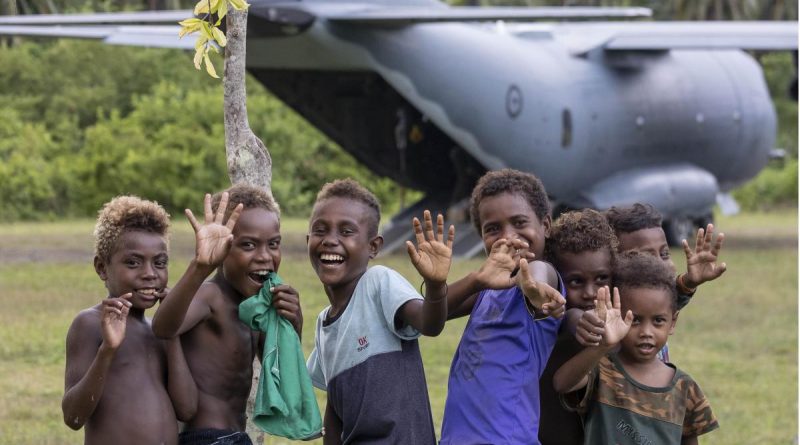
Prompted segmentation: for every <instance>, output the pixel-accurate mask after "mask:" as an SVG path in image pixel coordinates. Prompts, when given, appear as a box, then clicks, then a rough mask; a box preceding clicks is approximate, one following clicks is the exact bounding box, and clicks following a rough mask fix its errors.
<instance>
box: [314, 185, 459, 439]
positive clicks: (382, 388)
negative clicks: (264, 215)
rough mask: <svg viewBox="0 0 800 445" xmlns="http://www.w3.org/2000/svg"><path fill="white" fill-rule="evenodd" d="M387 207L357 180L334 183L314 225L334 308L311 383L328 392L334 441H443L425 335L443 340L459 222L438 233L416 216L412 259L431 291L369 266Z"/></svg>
mask: <svg viewBox="0 0 800 445" xmlns="http://www.w3.org/2000/svg"><path fill="white" fill-rule="evenodd" d="M380 218H381V216H380V205H379V204H378V201H377V199H376V198H375V196H374V195H373V194H372V193H370V192H369V191H368V190H366V189H365V188H364V187H362V186H361V185H360V184H358V183H357V182H356V181H353V180H351V179H346V180H337V181H334V182H332V183H328V184H325V186H323V187H322V190H320V192H319V194H318V195H317V200H316V202H315V203H314V209H313V211H312V213H311V220H310V221H309V228H308V237H307V240H308V257H309V260H310V261H311V266H312V267H313V268H314V271H315V272H316V273H317V276H318V277H319V280H320V281H321V282H322V286H323V288H324V289H325V293H326V294H327V296H328V300H329V301H330V303H331V305H330V306H328V307H327V308H325V309H324V310H323V311H322V312H321V313H320V314H319V317H317V325H316V336H315V346H314V350H313V351H312V352H311V355H310V356H309V358H308V370H309V374H310V375H311V380H312V382H313V383H314V386H316V387H317V388H319V389H322V390H324V391H327V394H328V403H327V407H326V409H325V420H324V424H325V439H324V443H325V444H340V443H344V444H349V443H361V444H364V443H374V444H379V443H380V444H414V445H434V444H435V443H436V435H435V433H434V429H433V420H432V416H431V408H430V402H429V400H428V388H427V384H426V382H425V371H424V369H423V366H422V357H421V356H420V352H419V344H418V341H417V338H418V337H419V336H420V334H422V335H428V336H436V335H439V333H440V332H441V331H442V328H443V327H444V323H445V320H446V317H447V284H446V281H447V274H448V272H449V270H450V260H451V255H452V245H453V238H454V230H455V229H454V228H453V226H450V229H449V231H448V235H447V238H446V240H445V235H444V220H443V218H442V216H441V215H439V216H438V218H437V223H436V232H435V233H434V228H433V221H432V219H431V215H430V212H428V211H425V216H424V225H421V224H420V222H419V220H417V219H416V218H414V220H413V226H414V233H415V235H416V241H417V246H416V247H415V246H414V245H413V244H412V243H411V242H408V244H407V247H408V253H409V256H410V257H411V262H412V263H413V264H414V267H415V268H416V269H417V271H418V272H419V274H420V275H421V276H422V278H423V280H424V283H425V284H424V286H425V297H424V298H423V297H422V296H421V295H420V294H419V293H418V292H417V291H416V289H415V288H414V287H413V286H412V285H411V284H410V283H409V282H408V281H406V280H405V278H403V277H402V276H400V274H398V273H397V272H395V271H393V270H391V269H389V268H386V267H383V266H373V267H368V266H369V261H370V260H371V259H373V258H375V256H376V255H377V254H378V252H379V251H380V249H381V246H382V245H383V237H381V236H380V235H378V224H379V222H380Z"/></svg>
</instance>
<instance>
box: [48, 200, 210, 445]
mask: <svg viewBox="0 0 800 445" xmlns="http://www.w3.org/2000/svg"><path fill="white" fill-rule="evenodd" d="M168 227H169V215H167V212H165V211H164V209H163V208H162V207H161V206H159V205H158V204H156V203H154V202H151V201H145V200H142V199H139V198H137V197H134V196H119V197H116V198H114V199H113V200H111V201H110V202H108V203H106V204H105V205H104V206H103V208H102V209H101V210H100V212H99V215H98V218H97V225H96V226H95V229H94V236H95V257H94V267H95V271H96V272H97V275H98V276H99V277H100V279H101V280H103V282H104V283H105V287H106V289H108V295H107V297H106V298H105V299H104V300H103V301H102V302H101V303H100V304H97V305H95V306H93V307H91V308H89V309H85V310H83V311H81V312H80V313H79V314H78V315H77V316H76V317H75V320H74V321H73V322H72V325H71V326H70V328H69V332H68V333H67V357H66V372H65V379H64V398H63V399H62V402H61V409H62V411H63V413H64V422H65V423H66V424H67V426H69V427H70V428H72V429H74V430H78V429H80V428H81V427H83V426H85V429H84V431H85V433H84V434H85V436H84V443H86V444H89V445H91V444H100V445H105V444H110V443H113V444H115V445H125V444H131V445H134V444H146V443H147V444H150V443H153V444H155V443H158V444H168V445H174V444H176V443H178V422H177V420H181V421H187V420H189V419H190V418H191V417H192V416H194V414H195V410H196V408H197V389H196V387H195V384H194V380H192V376H191V374H190V373H189V368H188V366H187V364H186V360H185V359H184V356H183V351H182V349H181V344H180V341H179V340H178V339H172V340H168V341H161V340H158V339H157V338H156V336H155V335H153V331H152V330H151V328H150V321H149V320H148V319H147V318H145V316H144V311H145V310H146V309H149V308H151V307H153V306H154V305H155V304H156V302H157V301H158V300H160V299H161V298H163V296H164V294H165V288H166V286H167V264H168V261H169V256H168V253H167V228H168Z"/></svg>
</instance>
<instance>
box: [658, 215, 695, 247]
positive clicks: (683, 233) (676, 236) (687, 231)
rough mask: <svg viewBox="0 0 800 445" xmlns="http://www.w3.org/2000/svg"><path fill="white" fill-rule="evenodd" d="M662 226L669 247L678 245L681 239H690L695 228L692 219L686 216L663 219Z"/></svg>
mask: <svg viewBox="0 0 800 445" xmlns="http://www.w3.org/2000/svg"><path fill="white" fill-rule="evenodd" d="M662 228H663V229H664V234H665V235H667V244H669V245H670V246H671V247H680V246H681V241H682V240H684V239H685V240H687V241H689V240H691V239H692V236H694V233H693V232H694V229H695V227H694V221H692V220H691V219H689V218H686V217H676V218H670V219H668V220H665V221H664V223H663V224H662ZM690 245H691V244H690Z"/></svg>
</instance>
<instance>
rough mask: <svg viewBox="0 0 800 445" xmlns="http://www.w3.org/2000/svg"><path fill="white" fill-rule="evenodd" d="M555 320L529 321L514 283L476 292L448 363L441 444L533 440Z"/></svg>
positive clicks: (536, 439)
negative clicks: (504, 286) (462, 332)
mask: <svg viewBox="0 0 800 445" xmlns="http://www.w3.org/2000/svg"><path fill="white" fill-rule="evenodd" d="M559 287H560V288H561V292H562V294H563V285H561V280H560V278H559ZM560 324H561V320H560V319H553V318H551V317H547V318H545V319H542V320H534V319H533V317H532V316H531V314H530V312H529V311H528V308H527V307H526V305H525V297H524V296H523V295H522V291H520V289H519V288H518V287H516V286H515V287H512V288H508V289H503V290H485V291H483V292H481V293H480V294H479V295H478V299H477V301H476V302H475V306H474V307H473V308H472V313H471V314H470V317H469V322H467V327H466V328H465V329H464V335H463V336H462V337H461V342H460V343H459V345H458V349H457V350H456V354H455V357H453V364H452V365H451V367H450V378H449V380H448V388H447V402H446V403H445V408H444V419H443V424H442V440H441V442H440V444H441V445H470V444H525V445H531V444H538V443H539V437H538V430H539V377H540V376H541V375H542V372H543V371H544V368H545V365H546V364H547V359H548V357H549V356H550V352H551V351H552V350H553V345H554V344H555V342H556V338H557V337H558V328H559V325H560Z"/></svg>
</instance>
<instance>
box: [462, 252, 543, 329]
mask: <svg viewBox="0 0 800 445" xmlns="http://www.w3.org/2000/svg"><path fill="white" fill-rule="evenodd" d="M520 256H522V257H524V258H526V259H528V260H533V258H534V254H533V253H531V252H529V251H528V243H526V242H524V241H521V240H516V239H515V240H506V239H499V240H497V241H495V242H494V244H492V250H491V251H490V252H489V256H488V257H487V258H486V261H485V262H484V263H483V264H482V265H481V267H480V269H478V270H477V271H475V272H470V273H468V274H467V275H466V276H465V277H464V278H462V279H460V280H458V281H456V282H454V283H451V284H450V287H449V289H448V291H447V309H448V314H447V319H448V320H452V319H454V318H459V317H464V316H466V315H469V314H470V312H472V307H473V306H474V305H475V300H476V299H477V297H478V293H480V292H481V291H482V290H484V289H506V288H509V287H511V286H513V285H514V277H513V276H512V273H513V272H514V270H515V269H516V268H517V262H518V259H519V258H520Z"/></svg>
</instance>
